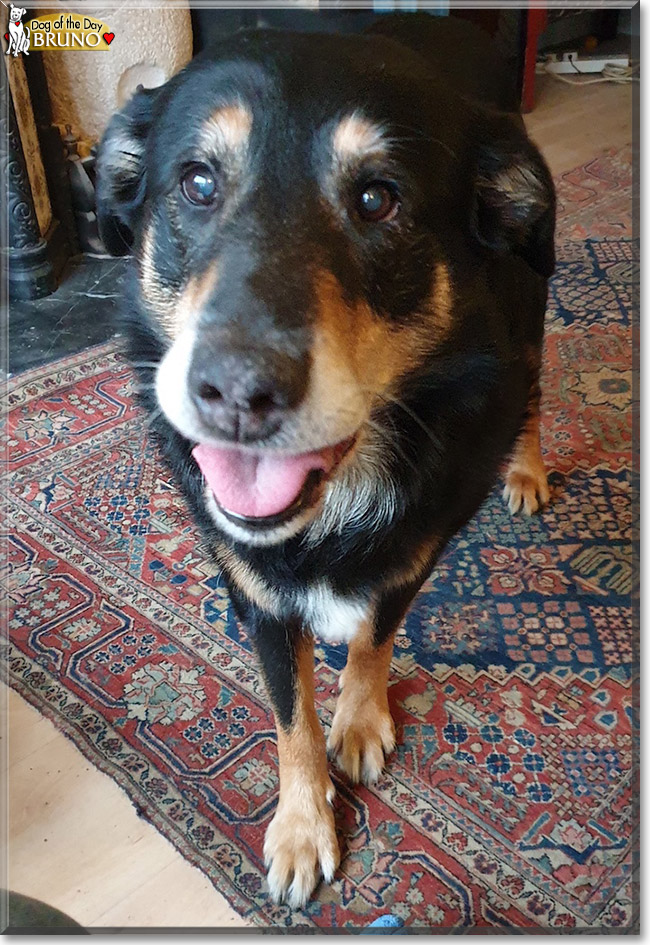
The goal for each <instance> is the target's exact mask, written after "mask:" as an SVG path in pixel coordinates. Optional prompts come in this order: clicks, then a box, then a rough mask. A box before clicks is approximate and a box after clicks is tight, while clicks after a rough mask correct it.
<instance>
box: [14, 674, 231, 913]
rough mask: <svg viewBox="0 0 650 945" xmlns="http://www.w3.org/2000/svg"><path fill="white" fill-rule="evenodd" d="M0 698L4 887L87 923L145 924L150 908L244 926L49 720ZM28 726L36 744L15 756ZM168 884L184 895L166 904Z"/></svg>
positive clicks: (20, 701)
mask: <svg viewBox="0 0 650 945" xmlns="http://www.w3.org/2000/svg"><path fill="white" fill-rule="evenodd" d="M7 702H8V713H9V725H10V743H9V768H8V770H9V775H8V781H9V837H8V854H9V856H8V858H9V862H8V879H9V887H10V889H13V890H15V891H16V892H21V893H23V894H25V895H29V896H33V897H34V898H36V899H40V900H42V901H43V902H46V903H48V904H49V905H52V906H54V907H55V908H57V909H61V910H62V911H63V912H65V913H67V914H68V915H69V916H71V917H72V918H73V919H75V920H76V921H77V922H80V923H81V924H82V925H85V926H87V927H91V928H92V927H94V928H100V927H102V926H104V925H106V924H110V925H111V926H119V927H123V926H132V927H143V926H147V925H149V924H151V923H152V914H158V915H159V917H162V918H164V921H161V922H158V923H157V924H159V925H167V924H172V925H174V926H188V927H193V926H196V925H201V926H215V927H225V926H233V925H237V924H241V919H240V918H239V916H238V915H237V914H236V913H235V912H234V911H233V910H232V909H231V908H230V906H229V905H228V903H227V902H226V900H225V899H224V898H223V897H222V896H221V895H220V894H219V893H218V892H217V891H216V890H215V889H214V887H213V886H212V884H211V883H210V882H209V880H207V879H206V878H205V877H204V876H203V874H202V873H201V872H200V871H199V870H197V869H195V868H194V867H192V866H190V864H189V863H187V861H186V860H184V859H183V857H182V856H181V855H180V854H179V853H178V852H177V851H176V850H175V848H174V847H173V846H172V845H171V844H170V843H169V842H168V841H167V840H165V839H164V838H163V837H162V836H161V834H159V833H158V831H157V830H156V829H155V828H154V827H153V826H152V825H151V824H149V823H147V822H146V821H144V820H142V819H141V818H140V817H138V815H137V814H136V812H135V809H134V807H133V806H132V805H131V803H130V802H129V800H128V798H127V797H126V795H125V794H124V792H123V791H122V790H121V789H120V788H119V787H118V786H117V785H116V784H115V783H114V782H113V781H112V780H111V779H110V778H109V777H107V776H106V775H104V774H102V773H101V772H99V771H97V770H96V769H95V768H93V767H92V765H90V764H89V763H88V761H86V759H85V758H84V757H83V755H82V754H81V752H80V751H78V749H77V748H75V746H74V745H73V744H72V742H71V741H69V740H68V739H67V738H65V736H63V735H62V734H61V733H59V732H57V730H56V729H55V727H54V725H53V724H52V723H51V722H50V721H49V720H48V719H45V718H43V717H42V716H41V715H39V713H38V712H37V711H36V710H35V709H33V708H32V707H31V706H29V705H28V704H27V703H26V702H24V700H23V699H22V698H21V697H20V696H18V695H17V694H16V693H15V692H10V693H9V695H8V699H7ZM30 722H31V725H30ZM30 728H31V731H30V732H29V740H30V743H31V745H32V746H33V748H34V750H31V751H29V752H28V753H27V754H26V755H25V753H24V752H21V751H18V752H16V753H14V749H15V748H16V747H18V746H19V745H20V738H19V734H20V733H21V732H23V733H24V732H26V731H29V730H30ZM170 868H171V869H170ZM173 883H175V884H176V889H181V890H182V897H181V898H180V900H179V901H177V902H173V901H169V902H167V903H166V904H165V906H164V908H163V902H164V900H165V898H166V897H165V896H164V892H165V890H169V889H172V888H173V885H172V884H173ZM197 916H198V917H200V921H197ZM108 918H110V923H108V922H107V919H108Z"/></svg>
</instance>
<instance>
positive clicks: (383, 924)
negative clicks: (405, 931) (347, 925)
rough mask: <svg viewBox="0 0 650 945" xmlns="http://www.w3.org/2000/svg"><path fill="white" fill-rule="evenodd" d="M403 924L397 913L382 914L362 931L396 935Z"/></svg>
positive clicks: (364, 932) (362, 933) (364, 933)
mask: <svg viewBox="0 0 650 945" xmlns="http://www.w3.org/2000/svg"><path fill="white" fill-rule="evenodd" d="M403 925H404V922H403V920H402V919H400V918H399V917H398V916H396V915H380V916H379V917H378V918H377V919H375V920H374V922H371V923H370V925H368V926H367V927H366V928H365V929H364V930H363V932H361V935H370V934H378V935H394V934H395V932H396V931H397V930H398V929H400V928H401V927H402V926H403ZM371 929H372V930H373V931H372V933H371V932H370V930H371Z"/></svg>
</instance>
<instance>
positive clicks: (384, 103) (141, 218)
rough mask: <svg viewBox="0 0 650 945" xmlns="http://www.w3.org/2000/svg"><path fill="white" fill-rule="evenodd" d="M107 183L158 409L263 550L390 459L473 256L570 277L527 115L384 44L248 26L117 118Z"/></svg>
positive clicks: (444, 336) (240, 533)
mask: <svg viewBox="0 0 650 945" xmlns="http://www.w3.org/2000/svg"><path fill="white" fill-rule="evenodd" d="M98 177H99V197H98V207H99V216H100V224H101V227H102V232H103V234H104V236H105V240H106V242H107V243H108V244H109V246H110V247H111V248H112V249H113V251H115V252H118V253H119V252H124V248H125V246H127V244H128V243H130V242H131V241H132V242H133V247H134V253H135V257H136V260H137V268H138V273H139V286H140V293H141V301H142V306H143V308H144V310H145V312H146V313H147V315H148V318H149V319H150V321H151V324H152V326H153V328H154V330H155V331H156V332H157V333H158V335H159V336H160V338H161V339H162V340H163V344H164V348H165V351H166V353H165V354H164V357H163V358H162V360H161V363H160V366H159V368H158V370H157V374H156V392H157V397H158V400H159V404H160V407H161V408H162V410H163V412H164V414H165V415H166V417H167V419H168V420H169V421H170V423H171V424H172V425H173V426H174V427H176V428H177V430H179V431H180V432H181V433H182V434H183V435H184V436H185V437H186V438H187V439H188V440H190V441H191V442H193V443H196V444H197V447H196V449H195V451H194V455H195V458H196V461H197V463H198V464H199V466H200V468H201V470H202V472H203V474H204V476H205V480H206V483H207V489H206V501H207V503H208V507H209V509H210V511H211V513H212V514H213V516H214V518H215V519H216V520H217V522H218V523H219V524H220V525H221V526H223V527H224V528H226V529H228V530H230V531H231V532H232V533H233V534H235V535H236V536H237V537H240V538H245V539H247V540H251V541H257V542H269V541H273V540H280V539H282V538H284V537H286V536H288V535H290V534H292V533H295V532H296V531H297V530H298V529H299V528H301V527H302V526H303V525H304V524H305V523H306V522H307V521H308V520H309V519H310V518H311V517H313V516H314V515H315V514H316V511H317V510H318V508H319V507H320V508H322V504H321V505H320V506H319V502H320V500H321V499H322V496H323V494H324V493H327V490H326V489H324V488H323V484H324V483H327V482H329V483H330V486H332V483H334V482H336V481H337V477H338V478H339V479H340V477H341V476H343V475H344V470H345V469H348V470H349V469H352V468H353V467H354V464H355V463H356V464H363V463H369V462H371V460H370V459H369V457H370V456H371V454H372V452H373V446H372V444H373V442H374V444H375V454H374V457H375V459H374V460H372V461H375V460H377V461H378V462H380V458H379V459H377V453H376V449H377V443H376V430H375V429H374V425H373V420H372V415H373V411H374V410H375V409H376V408H377V407H378V406H381V405H382V404H383V403H385V402H386V401H387V400H390V398H391V397H393V396H395V394H396V393H398V392H399V388H400V384H401V382H402V379H403V378H404V377H405V376H407V375H409V374H410V373H412V372H414V371H417V370H418V369H419V368H420V367H421V366H422V365H423V364H424V363H425V361H426V359H427V358H428V357H430V356H431V353H432V352H433V351H434V350H435V349H436V348H437V347H440V346H442V345H444V344H445V343H446V342H447V341H448V339H449V338H450V337H451V336H452V335H453V333H454V331H455V330H456V324H455V320H456V313H455V312H456V306H455V299H456V295H457V286H456V284H455V281H456V279H457V278H458V277H459V274H460V273H461V271H462V273H464V272H465V271H466V270H467V267H468V266H469V267H470V269H471V265H472V260H474V261H477V264H478V261H479V260H481V259H484V258H485V256H486V254H487V255H488V256H490V257H492V256H493V257H495V258H496V257H501V258H503V257H506V256H519V257H521V258H523V259H524V260H525V261H526V262H527V263H528V264H529V266H530V267H531V268H532V269H533V270H536V271H537V272H538V273H540V274H541V275H542V276H546V275H548V273H549V270H550V268H552V223H551V236H550V237H549V233H548V219H547V218H548V214H549V213H551V215H552V187H551V184H550V179H549V177H548V171H547V170H546V168H545V166H544V164H543V162H542V161H541V159H540V157H539V155H538V153H537V151H536V150H535V149H534V147H533V146H532V145H531V144H530V142H529V141H528V139H527V138H526V136H525V134H524V132H523V131H522V129H521V126H520V124H518V123H517V121H516V120H515V119H512V118H510V117H507V116H503V115H497V114H494V115H488V114H486V113H482V112H478V111H476V110H474V109H473V108H472V107H471V106H470V105H469V104H467V103H463V102H462V101H461V100H460V99H458V98H454V96H453V95H452V94H451V93H449V92H448V91H446V90H445V89H441V88H440V87H438V86H436V85H435V83H433V82H432V81H431V79H430V76H429V75H428V73H427V70H426V66H425V65H424V63H423V62H422V61H421V60H420V59H419V58H418V57H417V56H416V55H415V54H411V53H409V52H408V50H406V49H402V48H401V47H399V46H397V45H396V44H394V43H392V42H390V41H388V40H385V39H382V38H380V37H354V38H351V37H348V38H344V37H324V36H308V35H299V34H279V33H277V34H276V33H273V32H262V33H243V34H240V35H238V36H236V37H234V38H232V39H230V40H228V41H226V42H224V43H223V44H222V46H220V47H219V48H218V50H217V51H215V52H213V53H212V54H211V55H203V56H201V57H198V58H197V59H195V60H194V61H193V62H192V63H191V64H190V65H189V66H188V67H187V68H186V69H185V70H184V71H183V72H182V73H180V74H179V75H177V76H176V77H174V78H173V79H172V80H171V81H170V82H168V83H167V84H166V85H165V86H163V87H162V88H161V89H156V90H153V91H143V92H140V93H139V94H137V95H136V96H135V97H134V98H133V99H132V100H131V102H130V103H129V104H128V105H127V106H126V108H125V109H124V110H123V111H122V112H120V113H118V114H117V115H116V116H114V118H113V119H112V121H111V123H110V125H109V128H108V130H107V132H106V135H105V138H104V141H103V143H102V147H101V150H100V155H99V174H98ZM459 260H461V263H462V264H459ZM463 278H464V275H463Z"/></svg>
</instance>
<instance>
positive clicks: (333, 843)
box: [264, 778, 340, 909]
mask: <svg viewBox="0 0 650 945" xmlns="http://www.w3.org/2000/svg"><path fill="white" fill-rule="evenodd" d="M334 794H335V791H334V785H333V784H332V782H331V781H330V780H329V778H328V779H327V786H326V788H325V790H324V791H322V790H321V791H318V790H317V788H316V787H314V786H313V785H307V784H304V783H303V784H302V785H300V786H296V788H295V789H293V790H291V792H290V794H289V796H288V798H287V799H286V800H284V801H280V803H279V805H278V809H277V811H276V812H275V816H274V817H273V820H272V821H271V823H270V824H269V827H268V830H267V831H266V837H265V839H264V863H265V865H266V867H267V869H268V876H267V882H268V886H269V892H270V894H271V898H272V899H273V901H274V902H283V901H286V902H287V903H288V904H289V906H290V907H291V908H292V909H301V908H302V907H303V906H304V905H305V904H306V902H307V900H308V899H309V897H310V895H311V894H312V892H313V891H314V889H315V888H316V886H317V885H318V882H319V879H320V876H321V875H322V877H323V879H324V880H325V882H326V883H331V882H332V879H333V878H334V873H335V872H336V867H337V866H338V865H339V860H340V851H339V845H338V841H337V839H336V829H335V826H334V813H333V811H332V801H333V800H334Z"/></svg>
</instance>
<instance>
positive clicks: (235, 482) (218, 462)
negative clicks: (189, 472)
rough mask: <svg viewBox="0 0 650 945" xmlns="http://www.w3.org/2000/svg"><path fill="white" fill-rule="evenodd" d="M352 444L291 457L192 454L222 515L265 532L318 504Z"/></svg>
mask: <svg viewBox="0 0 650 945" xmlns="http://www.w3.org/2000/svg"><path fill="white" fill-rule="evenodd" d="M355 439H356V437H354V436H353V437H350V438H348V439H347V440H343V441H342V442H341V443H337V444H336V446H326V447H324V448H323V449H320V450H314V451H313V452H311V453H298V454H294V455H286V454H283V453H273V452H260V453H252V452H248V451H244V450H240V449H232V448H230V449H229V448H223V447H218V446H209V445H207V444H205V443H200V444H199V445H198V446H195V447H194V449H193V450H192V455H193V457H194V459H195V460H196V462H197V464H198V466H199V469H200V470H201V472H202V473H203V476H204V478H205V481H206V482H207V484H208V486H209V488H210V490H211V492H212V494H213V496H214V499H215V502H216V503H217V505H218V506H219V509H220V510H221V512H222V514H223V515H224V516H225V517H226V518H227V519H229V520H230V521H232V522H234V523H236V524H238V525H243V526H245V527H246V528H253V529H264V528H272V527H274V526H277V525H280V524H283V523H285V522H288V521H290V520H291V519H292V518H295V516H297V515H298V514H300V513H301V512H304V511H305V510H307V509H309V508H312V507H313V506H314V505H316V503H317V502H318V500H319V499H320V497H321V495H322V491H323V487H324V485H325V483H326V482H327V480H328V479H330V478H331V477H332V476H333V475H334V472H335V471H336V469H337V468H338V466H339V464H340V463H341V461H342V460H343V458H344V457H345V456H346V455H347V454H348V453H349V451H350V450H351V449H352V446H353V445H354V442H355Z"/></svg>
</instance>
